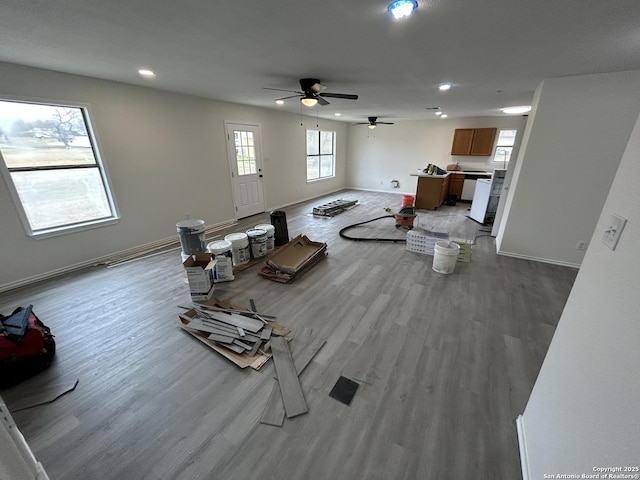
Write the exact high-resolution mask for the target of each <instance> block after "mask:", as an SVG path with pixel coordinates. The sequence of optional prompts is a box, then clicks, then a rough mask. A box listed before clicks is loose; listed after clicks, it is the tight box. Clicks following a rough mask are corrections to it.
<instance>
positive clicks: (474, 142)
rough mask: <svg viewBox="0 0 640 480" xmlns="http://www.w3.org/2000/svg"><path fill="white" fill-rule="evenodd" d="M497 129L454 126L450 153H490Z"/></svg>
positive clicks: (483, 154)
mask: <svg viewBox="0 0 640 480" xmlns="http://www.w3.org/2000/svg"><path fill="white" fill-rule="evenodd" d="M497 131H498V129H497V128H456V129H455V131H454V133H453V144H452V145H451V155H478V156H489V155H491V154H492V153H493V142H494V140H495V138H496V133H497Z"/></svg>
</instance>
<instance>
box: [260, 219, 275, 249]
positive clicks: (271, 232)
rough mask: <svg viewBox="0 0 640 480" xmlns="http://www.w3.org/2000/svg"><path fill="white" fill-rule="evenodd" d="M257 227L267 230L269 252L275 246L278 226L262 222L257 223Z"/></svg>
mask: <svg viewBox="0 0 640 480" xmlns="http://www.w3.org/2000/svg"><path fill="white" fill-rule="evenodd" d="M256 228H260V229H262V230H264V231H266V232H267V252H270V251H271V250H273V249H274V248H275V244H276V243H275V237H276V227H274V226H273V225H271V224H270V223H261V224H260V225H256Z"/></svg>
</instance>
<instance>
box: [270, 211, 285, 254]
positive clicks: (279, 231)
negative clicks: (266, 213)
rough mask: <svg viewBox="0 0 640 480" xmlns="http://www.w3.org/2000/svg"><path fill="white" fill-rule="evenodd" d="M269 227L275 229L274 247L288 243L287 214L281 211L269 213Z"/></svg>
mask: <svg viewBox="0 0 640 480" xmlns="http://www.w3.org/2000/svg"><path fill="white" fill-rule="evenodd" d="M271 225H273V228H275V230H276V231H275V233H274V244H275V246H276V247H278V246H280V245H284V244H285V243H288V242H289V230H288V229H287V214H286V213H285V212H283V211H282V210H274V211H273V212H271Z"/></svg>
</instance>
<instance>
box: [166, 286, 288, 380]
mask: <svg viewBox="0 0 640 480" xmlns="http://www.w3.org/2000/svg"><path fill="white" fill-rule="evenodd" d="M178 317H179V320H180V321H179V323H178V324H179V326H180V327H181V328H182V329H183V330H185V331H186V332H188V333H189V334H191V335H193V336H194V337H195V338H197V339H198V340H200V341H201V342H203V343H204V344H206V345H208V346H209V347H211V348H212V349H213V350H215V351H216V352H218V353H220V354H221V355H222V356H224V357H225V358H227V359H229V360H231V361H232V362H233V363H235V364H236V365H237V366H239V367H240V368H246V367H251V368H253V369H255V370H259V369H260V367H262V365H264V364H265V363H266V362H267V360H269V358H271V356H272V354H271V353H270V342H271V341H272V339H273V338H276V337H286V336H287V335H288V334H289V333H290V330H289V329H288V328H287V327H285V326H283V325H280V324H279V323H277V322H274V321H272V320H270V319H265V317H267V318H273V317H272V316H270V315H264V314H260V313H256V312H252V311H249V310H246V309H245V308H243V307H242V306H238V305H235V304H232V303H230V302H227V301H225V300H220V299H216V298H214V299H212V300H210V301H208V302H206V303H203V304H199V305H197V306H194V307H193V308H190V309H188V310H187V311H186V312H185V313H183V314H180V315H178Z"/></svg>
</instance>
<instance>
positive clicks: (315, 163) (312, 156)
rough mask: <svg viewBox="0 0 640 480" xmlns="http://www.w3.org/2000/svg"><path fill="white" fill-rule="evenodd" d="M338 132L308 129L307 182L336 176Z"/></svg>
mask: <svg viewBox="0 0 640 480" xmlns="http://www.w3.org/2000/svg"><path fill="white" fill-rule="evenodd" d="M335 147H336V132H325V131H322V130H307V182H310V181H314V180H320V179H323V178H331V177H335V170H336V156H335Z"/></svg>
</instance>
